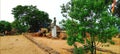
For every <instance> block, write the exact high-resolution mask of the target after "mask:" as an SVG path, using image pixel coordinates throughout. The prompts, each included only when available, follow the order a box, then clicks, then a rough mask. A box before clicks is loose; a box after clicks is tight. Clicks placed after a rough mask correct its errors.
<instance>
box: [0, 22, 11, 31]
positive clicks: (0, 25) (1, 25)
mask: <svg viewBox="0 0 120 54" xmlns="http://www.w3.org/2000/svg"><path fill="white" fill-rule="evenodd" d="M11 29H12V27H11V24H10V23H9V22H7V21H0V32H5V31H11Z"/></svg>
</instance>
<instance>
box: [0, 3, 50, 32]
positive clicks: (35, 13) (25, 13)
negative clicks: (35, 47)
mask: <svg viewBox="0 0 120 54" xmlns="http://www.w3.org/2000/svg"><path fill="white" fill-rule="evenodd" d="M12 14H13V15H14V19H15V20H14V21H13V22H12V23H9V22H7V21H0V33H4V32H5V31H11V30H12V28H14V29H15V30H16V31H17V33H22V32H26V31H29V32H37V31H39V30H40V28H42V27H44V28H48V26H49V25H50V23H51V21H52V20H51V19H49V15H48V13H46V12H44V11H41V10H39V9H37V7H36V6H33V5H25V6H22V5H18V6H16V7H14V8H13V9H12Z"/></svg>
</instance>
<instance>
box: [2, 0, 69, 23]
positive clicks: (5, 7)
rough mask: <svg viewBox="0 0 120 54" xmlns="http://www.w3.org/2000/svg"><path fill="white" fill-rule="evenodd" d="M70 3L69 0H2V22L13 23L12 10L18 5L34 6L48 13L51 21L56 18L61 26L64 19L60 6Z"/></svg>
mask: <svg viewBox="0 0 120 54" xmlns="http://www.w3.org/2000/svg"><path fill="white" fill-rule="evenodd" d="M68 1H69V0H0V20H5V21H9V22H13V21H14V17H13V15H12V14H11V13H12V11H11V10H12V8H14V7H16V6H17V5H33V6H37V8H38V9H39V10H42V11H45V12H47V13H48V14H49V18H50V19H52V20H53V18H54V17H56V19H57V24H59V22H60V21H61V20H62V19H64V17H63V16H62V14H61V8H60V6H61V5H62V4H63V3H64V4H65V3H67V2H68Z"/></svg>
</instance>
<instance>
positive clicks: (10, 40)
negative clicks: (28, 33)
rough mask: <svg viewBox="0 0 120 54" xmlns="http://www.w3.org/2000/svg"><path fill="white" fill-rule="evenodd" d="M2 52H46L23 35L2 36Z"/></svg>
mask: <svg viewBox="0 0 120 54" xmlns="http://www.w3.org/2000/svg"><path fill="white" fill-rule="evenodd" d="M0 54H46V52H44V51H43V50H42V49H40V48H38V47H37V46H36V45H35V44H33V43H32V42H30V41H29V40H28V39H26V38H25V37H24V36H22V35H17V36H16V35H15V36H3V37H0Z"/></svg>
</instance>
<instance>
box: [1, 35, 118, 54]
mask: <svg viewBox="0 0 120 54" xmlns="http://www.w3.org/2000/svg"><path fill="white" fill-rule="evenodd" d="M32 38H33V39H34V40H35V41H36V42H37V43H40V44H42V45H44V46H45V47H48V48H46V49H53V50H55V51H57V52H59V53H60V54H73V53H71V51H70V49H72V48H73V46H69V45H68V44H67V41H66V40H61V39H53V38H46V37H32ZM113 41H115V43H116V44H115V45H110V46H109V47H100V48H102V49H107V50H111V51H113V52H116V53H118V54H119V53H120V38H113ZM100 53H102V54H111V53H108V52H101V51H97V54H100ZM0 54H48V53H47V51H45V50H44V49H43V48H39V47H38V46H37V45H36V44H34V43H33V42H32V41H30V40H28V39H27V38H26V37H25V36H23V35H14V36H2V37H1V36H0Z"/></svg>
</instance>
